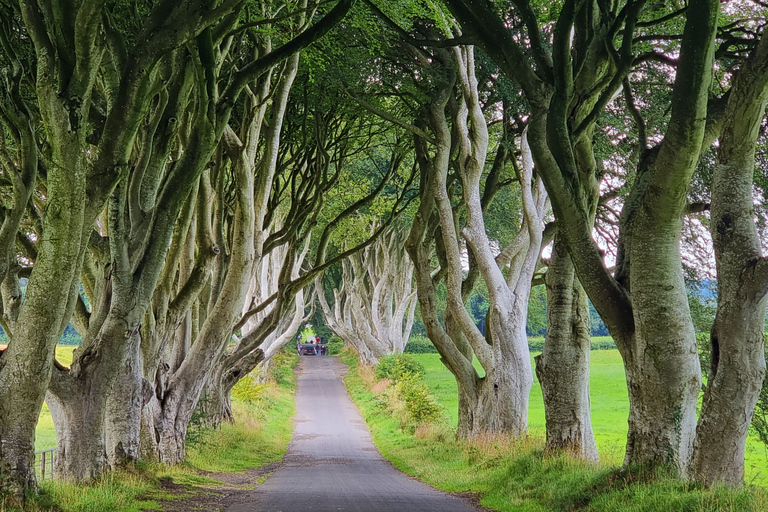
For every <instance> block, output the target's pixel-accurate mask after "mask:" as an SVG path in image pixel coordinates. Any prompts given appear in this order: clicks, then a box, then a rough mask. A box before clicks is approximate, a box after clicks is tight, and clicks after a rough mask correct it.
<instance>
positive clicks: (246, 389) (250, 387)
mask: <svg viewBox="0 0 768 512" xmlns="http://www.w3.org/2000/svg"><path fill="white" fill-rule="evenodd" d="M267 386H268V384H259V383H258V382H257V381H256V379H255V378H253V376H251V375H248V376H247V377H245V378H244V379H240V380H239V381H237V384H235V385H234V386H233V387H232V400H237V401H239V402H243V403H249V404H253V403H256V402H257V401H259V400H260V399H262V397H263V396H264V390H265V389H266V388H267Z"/></svg>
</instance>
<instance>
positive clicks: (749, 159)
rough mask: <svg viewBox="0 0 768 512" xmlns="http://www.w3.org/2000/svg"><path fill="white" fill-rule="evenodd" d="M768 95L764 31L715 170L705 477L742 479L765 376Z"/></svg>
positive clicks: (745, 67) (733, 93) (735, 95)
mask: <svg viewBox="0 0 768 512" xmlns="http://www.w3.org/2000/svg"><path fill="white" fill-rule="evenodd" d="M767 101H768V32H766V31H765V29H764V30H763V35H762V38H761V39H760V42H759V44H758V45H757V46H756V47H755V48H754V50H753V51H752V52H751V54H750V55H749V58H748V59H747V60H746V61H745V62H744V63H743V64H742V66H741V68H740V69H739V70H738V71H737V72H736V75H735V78H734V80H733V86H732V87H731V89H730V94H729V96H728V104H727V107H726V113H725V120H724V126H723V130H722V135H721V137H720V141H719V142H720V144H719V147H718V150H717V164H716V166H715V170H714V175H713V178H712V213H711V215H712V223H711V228H712V239H713V241H714V246H715V259H716V263H717V276H718V295H717V313H716V316H715V324H714V326H713V327H712V335H711V348H712V350H711V366H710V369H709V374H708V380H707V387H706V391H705V393H704V400H703V402H702V409H701V417H700V420H699V424H698V427H697V430H696V444H695V447H694V448H695V451H694V459H693V470H694V474H695V476H696V478H697V479H698V480H700V481H701V482H702V483H704V484H706V485H712V484H714V483H727V484H731V485H739V484H741V483H742V482H743V481H744V449H745V443H746V438H747V434H748V432H749V425H750V422H751V421H752V414H753V411H754V408H755V403H756V402H757V399H758V396H759V394H760V390H761V388H762V383H763V379H764V377H765V350H764V343H765V336H764V334H763V327H764V324H765V304H766V302H765V301H766V293H768V261H767V260H766V258H765V257H764V256H763V255H762V250H761V243H760V239H759V237H758V234H757V229H756V225H755V213H754V204H753V199H752V191H753V180H754V167H755V147H756V141H757V138H758V134H759V132H760V128H761V125H762V122H763V119H764V116H765V107H766V102H767Z"/></svg>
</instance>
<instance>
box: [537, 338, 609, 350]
mask: <svg viewBox="0 0 768 512" xmlns="http://www.w3.org/2000/svg"><path fill="white" fill-rule="evenodd" d="M615 348H616V343H615V342H614V341H613V338H611V337H610V336H593V337H592V348H591V349H592V350H613V349H615ZM528 350H529V351H530V352H542V351H543V350H544V338H542V337H535V338H528Z"/></svg>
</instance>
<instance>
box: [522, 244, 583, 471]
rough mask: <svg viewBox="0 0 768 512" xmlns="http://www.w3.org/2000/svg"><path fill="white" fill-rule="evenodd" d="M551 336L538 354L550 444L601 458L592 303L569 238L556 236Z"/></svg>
mask: <svg viewBox="0 0 768 512" xmlns="http://www.w3.org/2000/svg"><path fill="white" fill-rule="evenodd" d="M546 285H547V336H546V339H545V342H544V350H543V352H542V353H541V355H538V356H536V376H537V377H538V379H539V383H540V384H541V391H542V394H543V396H544V413H545V417H546V426H547V442H546V450H547V451H548V452H560V451H566V452H569V453H573V454H574V455H577V456H578V457H582V458H584V459H587V460H593V461H597V460H598V454H597V446H596V444H595V437H594V434H593V433H592V420H591V410H590V401H589V357H590V350H591V339H590V329H589V306H588V302H587V296H586V294H585V293H584V290H583V289H582V288H581V285H580V284H579V282H578V280H577V279H576V275H575V272H574V268H573V263H571V257H570V256H569V255H568V252H567V249H566V247H565V246H564V244H563V243H562V242H561V241H560V240H558V239H557V238H556V239H555V243H554V247H553V250H552V258H551V260H550V263H549V266H548V268H547V274H546Z"/></svg>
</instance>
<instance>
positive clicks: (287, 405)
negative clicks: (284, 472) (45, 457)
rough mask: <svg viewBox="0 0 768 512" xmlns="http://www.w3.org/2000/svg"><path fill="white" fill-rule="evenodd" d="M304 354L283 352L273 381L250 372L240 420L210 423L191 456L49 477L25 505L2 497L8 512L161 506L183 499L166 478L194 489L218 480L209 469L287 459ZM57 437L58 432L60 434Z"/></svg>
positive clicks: (237, 395)
mask: <svg viewBox="0 0 768 512" xmlns="http://www.w3.org/2000/svg"><path fill="white" fill-rule="evenodd" d="M297 362H298V356H296V355H295V354H291V353H288V352H286V353H280V354H278V355H277V356H276V357H275V361H274V364H273V365H272V367H271V368H270V371H269V374H270V378H269V379H268V381H267V383H265V384H259V383H257V382H255V381H254V380H253V379H250V378H245V379H243V380H242V381H241V382H240V383H238V385H237V386H235V389H234V390H233V402H232V405H233V414H234V417H235V422H234V423H232V424H223V425H222V426H221V427H220V428H215V429H214V428H210V429H204V430H203V431H202V432H201V435H199V436H196V438H195V441H194V443H192V444H191V445H190V444H188V446H187V462H186V463H185V464H182V465H178V466H174V467H168V466H163V465H160V464H143V463H138V464H136V465H134V466H132V467H130V468H127V469H125V470H121V471H115V472H112V473H109V474H107V475H105V476H104V477H102V478H100V479H98V480H96V481H95V482H93V483H91V484H89V485H82V484H70V483H67V482H60V481H56V480H46V481H44V482H42V483H41V485H40V493H39V494H38V495H36V496H30V497H29V499H28V500H27V503H26V505H25V506H24V508H23V509H22V508H21V507H19V506H16V505H13V504H12V503H10V502H7V501H3V500H2V499H0V511H2V512H5V511H8V512H11V511H13V512H17V511H24V512H44V511H45V512H105V511H109V512H142V511H145V510H160V509H161V505H160V504H159V502H158V500H174V499H179V496H178V495H173V494H169V493H168V492H165V491H163V490H162V485H161V484H162V483H163V482H168V481H171V482H173V483H175V484H180V485H183V486H185V487H186V488H187V490H188V491H189V492H194V491H195V488H196V487H204V486H208V487H210V485H211V484H217V483H218V482H217V481H216V480H215V479H213V478H211V477H210V476H208V475H207V474H206V473H207V472H214V473H236V472H242V471H244V470H245V469H248V468H256V467H260V466H264V465H266V464H269V463H272V462H277V461H279V460H280V459H282V457H283V455H284V454H285V450H286V448H287V445H288V441H289V440H290V437H291V432H292V431H293V421H292V418H293V415H294V410H295V406H294V400H293V394H294V391H295V389H296V378H295V376H294V373H293V370H292V368H293V366H295V365H296V363H297ZM54 442H55V438H54Z"/></svg>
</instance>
